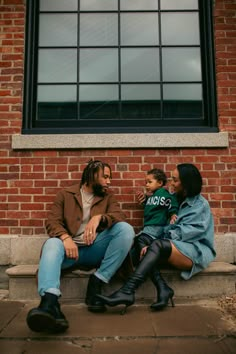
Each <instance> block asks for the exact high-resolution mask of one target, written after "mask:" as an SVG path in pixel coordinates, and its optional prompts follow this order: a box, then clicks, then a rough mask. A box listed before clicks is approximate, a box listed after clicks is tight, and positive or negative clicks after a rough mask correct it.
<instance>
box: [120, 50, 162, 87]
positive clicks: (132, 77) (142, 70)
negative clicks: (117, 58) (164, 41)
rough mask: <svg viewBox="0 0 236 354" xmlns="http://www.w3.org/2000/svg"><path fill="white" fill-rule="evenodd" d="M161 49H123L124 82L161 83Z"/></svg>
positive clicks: (122, 72)
mask: <svg viewBox="0 0 236 354" xmlns="http://www.w3.org/2000/svg"><path fill="white" fill-rule="evenodd" d="M159 78H160V74H159V49H157V48H140V49H129V48H127V49H121V80H122V81H147V82H151V81H159Z"/></svg>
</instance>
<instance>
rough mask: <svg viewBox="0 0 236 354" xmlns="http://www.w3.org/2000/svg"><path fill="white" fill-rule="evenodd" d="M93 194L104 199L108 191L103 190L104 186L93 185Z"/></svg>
mask: <svg viewBox="0 0 236 354" xmlns="http://www.w3.org/2000/svg"><path fill="white" fill-rule="evenodd" d="M93 193H94V194H95V195H97V196H98V197H104V195H105V194H106V190H104V189H103V186H102V185H101V184H98V183H96V184H93Z"/></svg>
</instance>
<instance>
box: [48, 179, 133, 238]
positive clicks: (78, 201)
mask: <svg viewBox="0 0 236 354" xmlns="http://www.w3.org/2000/svg"><path fill="white" fill-rule="evenodd" d="M90 213H91V217H92V216H94V215H99V214H102V215H103V216H104V217H105V218H104V219H105V222H103V224H101V223H100V225H99V229H98V231H102V230H104V229H105V228H109V227H111V226H112V225H113V224H114V223H116V222H119V221H125V219H126V217H125V214H124V213H123V212H122V211H121V209H120V206H119V204H118V202H117V200H116V199H115V197H114V196H113V195H112V194H109V193H107V194H106V195H105V196H104V197H98V196H95V198H94V200H93V203H92V205H91V210H90ZM82 219H83V207H82V197H81V193H80V186H79V184H77V185H73V186H71V187H68V188H65V189H64V190H62V191H60V192H59V193H58V194H57V196H56V199H55V201H54V204H53V206H52V209H51V211H50V212H49V215H48V220H47V222H46V229H47V232H48V235H49V236H50V237H59V236H61V235H63V234H65V233H68V234H69V235H71V236H72V237H73V236H75V235H76V233H77V231H78V229H79V227H80V225H81V223H82Z"/></svg>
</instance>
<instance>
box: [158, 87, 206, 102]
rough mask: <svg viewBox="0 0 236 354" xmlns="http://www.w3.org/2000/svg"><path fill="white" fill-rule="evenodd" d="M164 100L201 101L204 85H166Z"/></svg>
mask: <svg viewBox="0 0 236 354" xmlns="http://www.w3.org/2000/svg"><path fill="white" fill-rule="evenodd" d="M163 98H164V100H184V99H185V100H201V99H202V85H199V84H166V85H163Z"/></svg>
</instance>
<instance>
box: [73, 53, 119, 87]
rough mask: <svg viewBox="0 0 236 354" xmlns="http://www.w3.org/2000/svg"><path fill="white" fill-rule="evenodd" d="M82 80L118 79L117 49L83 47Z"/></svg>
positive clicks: (109, 80)
mask: <svg viewBox="0 0 236 354" xmlns="http://www.w3.org/2000/svg"><path fill="white" fill-rule="evenodd" d="M79 65H80V82H111V81H118V50H117V49H81V50H80V64H79Z"/></svg>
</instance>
